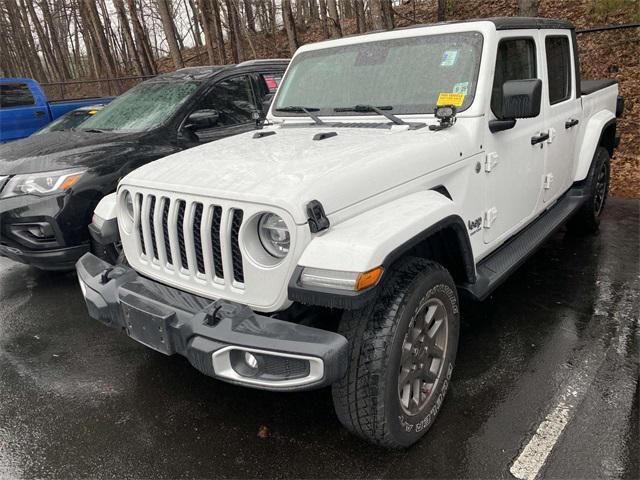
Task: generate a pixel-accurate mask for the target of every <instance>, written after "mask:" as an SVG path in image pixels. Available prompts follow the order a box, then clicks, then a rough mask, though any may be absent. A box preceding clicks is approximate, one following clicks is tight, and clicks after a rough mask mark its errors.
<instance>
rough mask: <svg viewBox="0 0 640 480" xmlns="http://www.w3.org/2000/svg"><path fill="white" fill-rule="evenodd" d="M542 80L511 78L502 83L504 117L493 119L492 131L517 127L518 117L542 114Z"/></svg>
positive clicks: (490, 123)
mask: <svg viewBox="0 0 640 480" xmlns="http://www.w3.org/2000/svg"><path fill="white" fill-rule="evenodd" d="M541 103H542V80H540V79H539V78H532V79H528V80H509V81H507V82H504V84H503V85H502V118H501V119H498V120H491V121H490V122H489V130H491V133H496V132H501V131H502V130H509V129H510V128H513V127H515V125H516V119H518V118H535V117H537V116H538V115H540V105H541Z"/></svg>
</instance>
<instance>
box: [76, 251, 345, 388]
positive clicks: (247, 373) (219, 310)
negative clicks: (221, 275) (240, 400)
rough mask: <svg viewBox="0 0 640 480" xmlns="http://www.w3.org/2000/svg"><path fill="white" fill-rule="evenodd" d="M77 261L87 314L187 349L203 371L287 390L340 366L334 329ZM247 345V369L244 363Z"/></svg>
mask: <svg viewBox="0 0 640 480" xmlns="http://www.w3.org/2000/svg"><path fill="white" fill-rule="evenodd" d="M76 269H77V272H78V278H79V280H80V285H81V287H82V291H83V295H84V297H85V302H86V304H87V308H88V310H89V315H90V316H91V317H92V318H94V319H96V320H99V321H100V322H102V323H104V324H105V325H108V326H110V327H113V328H118V329H122V330H124V332H125V333H126V334H127V335H128V336H130V337H131V338H133V339H134V340H136V341H138V342H140V343H142V344H144V345H146V346H148V347H150V348H152V349H154V350H157V351H159V352H161V353H164V354H166V355H173V354H176V353H177V354H179V355H182V356H184V357H186V358H187V359H188V360H189V362H190V363H191V365H193V366H194V367H195V368H196V369H198V370H199V371H201V372H202V373H204V374H205V375H208V376H211V377H214V378H218V379H220V380H224V381H227V382H231V383H235V384H240V385H244V386H249V387H253V388H260V389H265V390H279V391H292V390H308V389H313V388H319V387H323V386H326V385H330V384H332V383H333V382H335V381H336V380H338V379H339V378H341V377H342V376H343V375H344V373H345V371H346V366H347V340H346V339H345V338H344V337H343V336H341V335H339V334H337V333H333V332H330V331H326V330H321V329H317V328H312V327H307V326H304V325H300V324H297V323H292V322H287V321H283V320H278V319H276V318H273V317H268V316H263V315H258V314H256V313H254V312H253V311H251V310H250V309H249V308H248V307H246V306H244V305H240V304H237V303H232V302H228V301H225V300H217V301H211V300H207V299H204V298H202V297H198V296H195V295H191V294H188V293H185V292H183V291H181V290H177V289H174V288H171V287H167V286H165V285H162V284H160V283H157V282H154V281H152V280H149V279H147V278H144V277H141V276H140V275H138V273H137V272H136V271H135V270H133V269H131V268H129V267H126V266H123V265H118V266H116V267H113V266H112V265H110V264H108V263H106V262H104V261H102V260H100V259H99V258H97V257H95V256H94V255H92V254H86V255H84V256H83V257H82V258H81V259H80V260H79V261H78V263H77V265H76ZM247 353H248V354H250V357H253V359H255V360H256V363H257V366H256V367H255V368H254V369H251V368H249V365H250V364H245V363H243V362H244V361H245V359H246V358H247V357H246V354H247Z"/></svg>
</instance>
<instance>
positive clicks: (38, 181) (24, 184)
mask: <svg viewBox="0 0 640 480" xmlns="http://www.w3.org/2000/svg"><path fill="white" fill-rule="evenodd" d="M84 174H85V170H78V169H67V170H57V171H53V172H42V173H28V174H25V175H16V176H14V177H12V178H11V179H10V180H9V181H8V182H7V185H6V187H5V188H4V190H3V192H2V195H1V196H2V198H6V197H15V196H17V195H38V196H45V195H52V194H55V193H63V192H65V191H67V190H69V189H70V188H71V187H72V186H73V185H75V184H76V183H77V182H78V180H80V178H81V177H82V175H84Z"/></svg>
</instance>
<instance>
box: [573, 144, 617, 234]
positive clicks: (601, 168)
mask: <svg viewBox="0 0 640 480" xmlns="http://www.w3.org/2000/svg"><path fill="white" fill-rule="evenodd" d="M593 163H594V171H593V175H591V179H590V182H591V185H590V186H589V187H590V192H591V193H590V194H589V198H588V199H587V200H586V201H585V203H584V205H582V207H580V209H579V210H578V211H577V212H576V214H575V215H574V217H573V218H572V219H571V220H570V221H569V223H568V227H569V229H570V230H571V231H574V232H578V233H593V232H595V231H597V230H598V227H599V226H600V215H601V214H602V211H603V210H604V205H605V203H606V201H607V195H608V194H609V171H610V168H611V162H610V160H609V152H607V150H606V149H605V148H603V147H598V149H597V150H596V154H595V155H594V157H593Z"/></svg>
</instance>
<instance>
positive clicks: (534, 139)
mask: <svg viewBox="0 0 640 480" xmlns="http://www.w3.org/2000/svg"><path fill="white" fill-rule="evenodd" d="M547 140H549V132H545V133H541V134H540V135H535V136H533V137H531V145H537V144H538V143H542V142H545V141H547Z"/></svg>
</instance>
